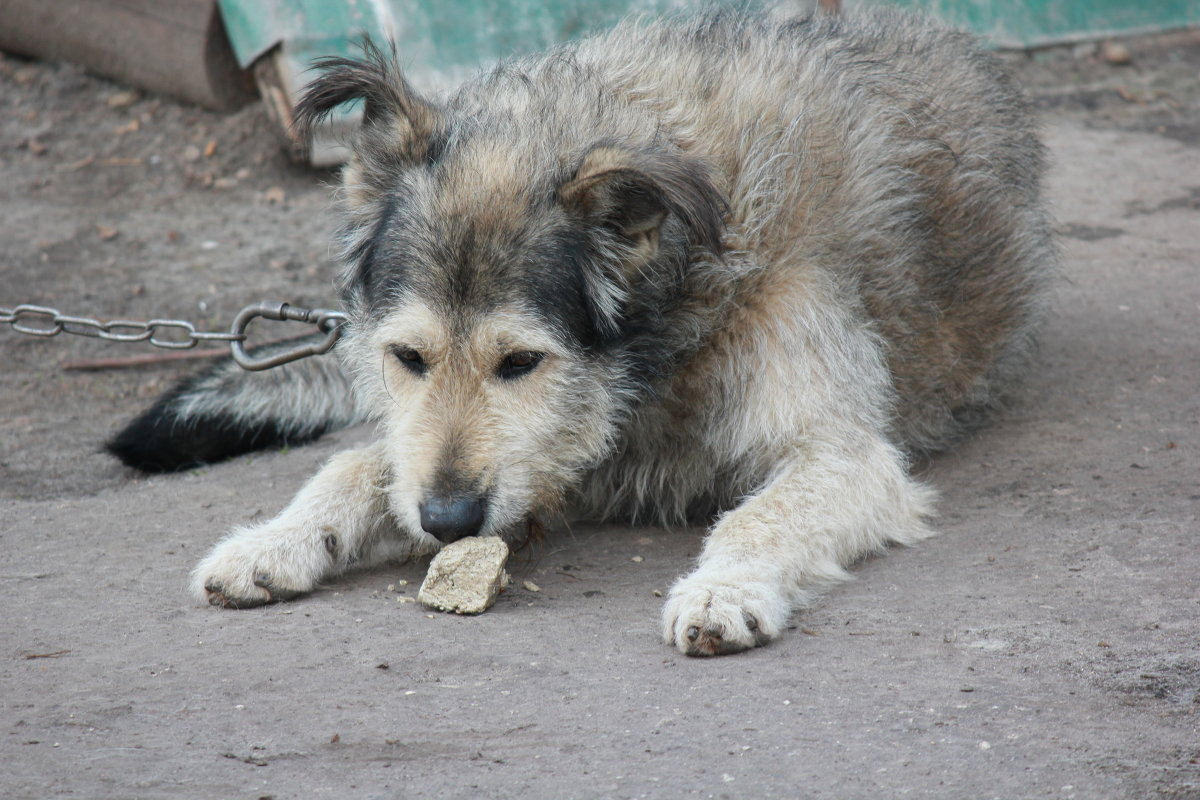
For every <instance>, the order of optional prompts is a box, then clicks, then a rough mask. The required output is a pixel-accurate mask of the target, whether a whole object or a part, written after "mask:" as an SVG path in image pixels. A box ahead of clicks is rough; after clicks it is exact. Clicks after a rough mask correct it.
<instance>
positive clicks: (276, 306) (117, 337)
mask: <svg viewBox="0 0 1200 800" xmlns="http://www.w3.org/2000/svg"><path fill="white" fill-rule="evenodd" d="M256 317H263V318H265V319H272V320H278V321H285V320H295V321H298V322H307V323H309V324H311V325H315V326H316V327H317V328H318V329H319V330H320V331H321V332H322V333H324V334H325V338H323V339H321V340H320V341H319V342H317V343H316V344H313V343H304V344H300V345H297V346H296V347H293V348H292V349H290V350H277V349H274V348H272V351H271V353H270V354H269V355H266V356H258V355H256V354H253V353H249V352H247V351H246V348H245V341H246V327H247V326H248V325H249V324H250V322H251V320H253V319H255V318H256ZM345 319H346V315H345V314H344V313H343V312H341V311H332V310H329V309H323V308H317V309H308V308H298V307H296V306H292V305H289V304H288V303H270V302H265V301H264V302H262V303H255V304H254V305H250V306H246V307H245V308H243V309H242V310H241V312H239V313H238V316H237V319H235V320H234V323H233V325H232V326H231V328H230V330H229V331H198V330H196V326H194V325H193V324H192V323H190V322H186V321H184V320H181V319H152V320H150V321H149V322H138V321H136V320H128V319H114V320H109V321H107V322H102V321H101V320H98V319H91V318H89V317H73V316H68V315H66V314H63V313H61V312H60V311H59V310H58V309H55V308H49V307H47V306H38V305H31V304H28V303H25V304H22V305H19V306H16V307H15V308H5V307H3V306H0V324H4V323H7V324H9V325H10V326H12V329H13V330H14V331H16V332H18V333H24V334H27V335H29V336H42V337H50V336H58V335H59V334H61V333H70V334H74V335H76V336H88V337H91V338H93V339H104V340H106V341H110V342H148V343H149V344H152V345H154V346H155V347H161V348H164V349H166V350H189V349H191V348H193V347H195V346H196V345H198V344H199V343H200V342H229V346H230V351H231V354H232V355H233V358H234V360H235V361H237V363H238V364H240V365H241V366H242V367H243V368H245V369H248V370H261V369H268V368H270V367H275V366H278V365H280V364H286V363H287V362H289V361H295V360H297V359H300V358H307V357H308V356H313V355H319V354H321V353H327V352H329V350H330V349H331V348H332V347H333V345H334V344H335V343H336V342H337V340H338V337H339V336H340V335H341V326H342V323H343V322H344V321H345Z"/></svg>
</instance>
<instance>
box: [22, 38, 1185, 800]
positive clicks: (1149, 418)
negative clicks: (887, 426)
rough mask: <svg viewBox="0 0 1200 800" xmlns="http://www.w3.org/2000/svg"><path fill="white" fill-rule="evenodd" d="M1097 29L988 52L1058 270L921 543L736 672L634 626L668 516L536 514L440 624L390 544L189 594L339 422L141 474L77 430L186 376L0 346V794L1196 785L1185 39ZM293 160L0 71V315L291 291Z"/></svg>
mask: <svg viewBox="0 0 1200 800" xmlns="http://www.w3.org/2000/svg"><path fill="white" fill-rule="evenodd" d="M1127 45H1128V47H1129V49H1130V51H1131V53H1132V64H1130V65H1114V64H1112V63H1109V62H1108V61H1106V60H1105V59H1104V58H1103V57H1102V56H1103V54H1102V53H1097V52H1096V51H1095V49H1094V48H1091V47H1073V48H1062V49H1058V50H1054V51H1045V52H1042V53H1039V54H1037V55H1035V56H1029V57H1026V56H1013V57H1011V60H1012V61H1013V63H1014V66H1015V68H1016V69H1017V70H1018V72H1019V73H1020V75H1021V77H1022V80H1023V81H1024V82H1025V83H1026V84H1027V85H1028V86H1029V87H1030V89H1031V91H1032V92H1033V94H1034V96H1035V98H1036V100H1037V103H1038V105H1039V107H1040V108H1041V109H1042V110H1043V111H1044V114H1045V118H1046V131H1047V140H1048V142H1049V144H1050V146H1051V148H1052V150H1053V153H1054V157H1055V160H1056V166H1055V170H1054V173H1053V175H1052V192H1053V195H1054V198H1055V201H1056V203H1057V207H1058V213H1059V216H1060V219H1061V223H1062V232H1063V236H1064V238H1063V242H1064V246H1065V250H1066V254H1067V278H1068V280H1067V281H1065V282H1064V285H1063V286H1062V287H1061V290H1060V291H1059V296H1058V299H1057V303H1056V306H1055V312H1054V314H1053V315H1052V318H1051V320H1050V322H1049V324H1048V325H1047V328H1046V331H1045V334H1044V337H1043V342H1044V344H1043V348H1042V358H1041V363H1040V365H1039V367H1038V369H1037V371H1036V372H1035V373H1034V374H1033V375H1031V377H1030V381H1029V384H1028V389H1027V391H1026V393H1025V396H1024V397H1023V398H1022V400H1021V402H1020V403H1019V404H1018V405H1017V406H1016V407H1015V408H1013V409H1012V410H1011V411H1010V412H1008V413H1007V414H1005V415H1004V416H1003V417H1002V418H1001V419H999V420H997V422H996V423H995V424H994V425H993V426H991V427H990V428H988V429H987V430H986V431H983V432H982V433H980V434H979V435H978V436H976V437H975V438H973V439H972V440H971V441H969V442H967V443H965V444H964V445H963V446H962V447H960V448H958V449H957V450H955V451H954V452H952V453H949V454H946V455H944V456H941V457H939V458H936V459H934V460H933V461H932V462H930V463H927V464H922V465H920V467H919V469H920V472H921V473H922V474H923V476H924V477H925V478H926V479H927V480H928V481H929V482H931V483H932V484H935V485H936V486H938V487H939V488H940V490H941V492H942V502H941V518H940V521H939V527H940V530H941V531H942V533H943V535H942V536H940V537H938V538H936V539H934V540H932V541H929V542H927V543H925V544H923V545H921V546H920V547H918V548H915V549H912V550H902V551H894V552H892V553H890V554H889V555H887V556H886V557H884V558H879V559H874V560H871V561H868V562H866V563H864V564H862V565H861V566H860V567H859V568H858V569H857V570H856V577H857V579H856V580H855V581H853V582H851V583H849V584H846V585H844V586H841V587H839V588H837V589H835V590H834V591H832V592H830V593H829V594H828V595H827V596H826V597H825V598H824V599H823V600H822V601H821V602H820V604H819V605H818V606H817V607H816V608H814V609H812V610H811V611H809V612H807V613H804V614H802V615H799V616H798V617H797V618H796V619H795V626H796V627H795V629H793V630H792V631H790V632H789V633H788V635H787V636H786V637H785V638H784V639H783V640H782V641H780V642H778V643H776V644H773V645H771V646H769V647H766V648H764V649H761V650H758V651H755V652H751V653H747V654H743V655H740V656H736V657H731V658H726V659H719V660H706V661H697V660H690V659H687V658H684V657H682V656H679V655H678V654H677V653H675V652H674V651H672V650H669V649H667V648H666V647H664V646H663V645H662V644H661V643H660V642H659V640H658V637H657V614H658V609H659V605H660V603H661V600H660V599H658V597H656V596H655V595H654V592H655V591H662V590H664V589H666V587H667V586H668V585H669V583H670V581H671V580H672V579H673V578H674V577H675V576H677V575H678V574H680V573H681V572H683V571H684V570H685V569H686V567H687V564H688V563H689V559H691V558H692V557H694V555H695V553H696V552H697V547H698V543H699V541H700V536H701V531H698V530H681V531H660V530H653V529H626V528H616V527H605V528H601V527H593V526H579V527H577V528H575V529H574V530H572V531H568V532H562V533H559V534H555V535H552V536H551V537H550V538H549V539H548V540H547V541H546V542H545V543H544V544H542V545H541V546H539V547H538V548H535V549H533V550H530V551H526V552H525V553H523V554H521V555H519V556H518V557H517V559H516V561H515V563H510V571H512V572H513V573H514V584H513V587H512V588H511V589H510V590H509V591H508V592H506V593H505V594H504V595H502V596H501V599H500V601H499V603H498V604H497V606H496V607H495V608H493V609H492V610H491V611H489V612H488V613H486V614H484V615H482V616H480V617H477V618H457V617H452V616H447V615H441V614H430V613H429V612H427V611H426V610H425V609H423V608H421V607H420V606H419V605H417V604H415V603H412V602H406V601H408V600H409V599H410V598H412V597H414V596H415V594H416V586H417V584H418V583H419V581H420V578H421V575H422V570H423V564H419V563H418V564H410V565H405V566H401V567H395V568H386V569H379V570H375V571H371V572H365V573H359V574H356V575H353V576H351V577H349V578H347V579H345V580H342V581H339V582H336V583H334V584H332V585H330V586H328V587H326V588H325V589H323V590H322V591H320V592H317V593H316V594H314V595H313V596H311V597H308V598H306V599H303V600H300V601H297V602H294V603H290V604H285V605H279V606H273V607H269V608H264V609H258V610H254V611H244V612H229V611H217V610H214V609H211V608H207V607H199V606H197V605H195V604H194V603H193V602H192V601H191V600H190V599H189V598H187V597H186V595H185V594H184V586H185V584H186V580H187V573H188V571H189V569H190V568H191V566H192V565H193V563H194V562H195V561H196V560H197V559H198V558H199V556H200V555H201V554H202V553H203V552H204V551H205V550H206V549H207V548H208V547H210V546H211V544H212V543H213V542H214V541H215V539H216V538H217V537H219V536H220V535H221V534H222V533H223V532H224V531H225V530H227V529H228V528H229V527H230V526H233V525H236V524H239V523H245V522H248V521H251V520H254V519H259V518H261V517H262V516H263V515H270V514H273V513H274V512H275V511H276V510H277V509H278V508H279V507H281V506H282V504H283V503H285V502H286V500H287V499H288V497H289V496H290V495H291V494H292V492H294V490H295V489H296V488H297V487H298V486H299V484H300V483H301V482H302V481H303V480H304V479H305V478H306V477H307V476H308V475H309V474H311V473H312V471H313V470H314V469H315V468H316V466H317V465H318V464H319V463H320V462H321V461H322V460H323V459H324V458H326V457H328V456H329V455H330V454H331V453H333V452H335V451H336V450H337V449H338V448H340V447H344V446H346V445H347V444H349V443H353V442H358V441H363V440H365V439H367V438H369V437H370V435H371V434H370V431H366V430H358V431H350V432H346V433H342V434H338V435H335V436H332V437H330V438H329V439H328V440H326V441H324V442H322V443H320V444H318V445H315V446H312V447H308V448H301V449H295V450H292V451H289V452H285V453H269V454H262V455H258V456H255V457H250V458H243V459H239V460H237V461H235V462H232V463H229V464H225V465H220V466H214V467H211V468H208V469H204V470H197V471H194V472H191V473H188V474H183V475H178V476H171V477H157V478H147V477H144V476H140V475H137V474H134V473H131V472H129V471H126V470H124V469H123V468H120V467H119V466H117V465H116V464H115V463H113V462H112V461H110V460H109V459H108V458H107V457H105V456H104V455H103V454H102V453H101V451H100V444H101V443H102V441H103V440H104V439H105V438H106V437H107V436H109V435H110V434H111V433H113V432H114V431H115V430H116V429H117V427H118V426H119V425H120V424H121V423H122V421H123V420H125V419H127V418H128V417H130V416H131V415H132V414H133V413H135V412H136V411H137V410H138V409H139V408H140V407H142V406H143V405H145V404H146V403H147V402H148V401H149V400H150V399H151V398H152V397H154V396H155V395H156V394H157V393H158V392H159V391H161V390H162V389H163V388H164V387H165V386H166V385H167V384H168V383H169V382H170V381H171V380H172V379H173V378H174V377H175V376H177V375H179V374H182V373H183V372H185V371H187V369H189V368H190V367H187V366H184V365H180V364H178V363H172V364H162V365H157V366H151V367H142V368H137V369H109V370H102V371H81V370H73V369H67V368H66V367H67V366H68V364H69V362H78V361H80V360H83V361H87V360H92V359H97V358H106V357H113V356H126V355H132V354H134V353H135V352H136V353H144V352H157V351H150V350H148V349H146V348H144V347H142V346H129V345H126V346H118V345H108V344H104V343H99V342H95V341H91V340H85V339H80V338H76V337H59V338H57V339H53V340H42V339H36V338H32V337H27V336H22V335H18V334H16V333H14V332H12V331H10V330H0V365H2V366H0V398H2V401H3V405H4V411H3V412H2V413H0V587H2V588H3V593H2V596H3V600H2V601H0V707H2V708H3V715H2V717H0V730H2V731H3V733H2V734H0V763H3V764H4V768H3V769H2V770H0V795H3V796H5V797H11V798H44V797H88V798H129V797H138V798H142V797H145V798H157V797H163V798H168V797H169V798H180V797H196V798H214V797H229V798H235V797H244V798H263V797H274V798H293V797H295V798H303V797H338V798H341V797H409V796H426V797H433V796H436V797H481V796H486V797H496V798H505V797H521V798H566V797H661V798H674V797H693V796H696V797H731V798H732V797H755V798H769V797H780V798H791V797H797V796H805V797H818V798H820V797H824V798H847V797H893V796H900V795H902V794H906V795H910V796H921V797H947V798H961V797H977V798H984V797H997V798H1019V797H1039V798H1040V797H1051V798H1059V797H1061V798H1069V797H1078V798H1114V797H1127V798H1135V797H1136V798H1144V797H1156V796H1165V797H1176V798H1185V797H1186V798H1198V797H1200V731H1198V722H1200V713H1198V712H1200V622H1198V619H1200V578H1198V577H1197V576H1200V548H1198V546H1197V532H1198V531H1200V523H1198V520H1197V512H1198V509H1200V455H1198V452H1197V451H1198V448H1200V336H1198V335H1197V333H1198V328H1197V319H1198V318H1200V275H1198V273H1197V264H1198V263H1200V149H1198V148H1200V81H1198V80H1197V74H1198V72H1200V36H1198V35H1197V34H1194V33H1185V34H1176V35H1173V36H1167V37H1156V38H1146V39H1136V40H1132V41H1130V42H1128V43H1127ZM331 179H332V176H331V175H330V174H326V173H315V172H313V171H311V170H308V169H305V168H302V167H296V166H292V165H289V164H288V163H287V162H286V160H285V159H284V158H283V156H282V155H281V154H280V152H279V149H278V147H277V145H276V143H275V141H274V138H273V132H272V130H271V128H270V126H269V123H268V122H267V120H266V118H265V116H264V114H263V113H262V111H261V109H259V108H257V107H251V108H247V109H245V110H244V111H242V112H240V113H237V114H234V115H231V116H218V115H213V114H209V113H206V112H203V111H200V110H197V109H194V108H190V107H185V106H181V105H178V104H175V103H173V102H171V101H169V100H165V99H162V98H158V97H152V96H145V95H142V94H139V93H137V92H130V90H128V89H127V88H126V87H120V86H115V85H112V84H110V83H107V82H105V81H103V80H100V79H97V78H94V77H90V76H87V75H85V74H83V73H82V72H80V71H79V70H77V69H75V68H73V67H69V66H61V65H45V64H36V63H29V62H24V61H19V60H15V59H11V58H9V59H6V60H0V279H2V282H0V305H4V306H11V305H15V304H16V303H21V302H36V303H41V304H46V305H51V306H55V307H58V308H60V309H61V310H63V311H64V312H66V313H69V314H74V315H80V316H98V317H104V318H131V319H148V318H152V317H181V318H185V319H189V320H192V321H194V322H196V323H197V324H200V325H204V326H213V327H216V328H223V327H225V326H226V325H227V324H228V322H229V320H230V319H231V318H232V316H233V314H234V313H235V312H236V311H237V309H239V308H240V307H241V306H243V305H245V304H247V303H250V302H254V301H257V300H259V299H263V298H278V299H284V300H289V301H293V302H296V303H300V304H306V303H308V304H324V303H328V302H329V301H330V299H331V297H332V293H331V291H330V288H329V285H330V281H331V279H332V276H333V273H334V266H333V263H332V259H331V256H330V251H329V246H328V240H329V233H330V231H331V229H332V227H333V224H334V223H333V218H332V214H331V211H330V200H329V197H330V193H329V190H328V186H327V184H328V183H329V182H330V181H331ZM635 557H640V560H634V558H635ZM525 580H532V581H534V582H535V583H536V584H537V585H538V586H540V587H541V591H539V592H536V593H535V592H531V591H529V590H527V589H524V588H522V581H525ZM403 581H407V584H405V583H403Z"/></svg>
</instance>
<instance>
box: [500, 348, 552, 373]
mask: <svg viewBox="0 0 1200 800" xmlns="http://www.w3.org/2000/svg"><path fill="white" fill-rule="evenodd" d="M545 357H546V356H545V354H544V353H533V352H530V351H528V350H523V351H521V352H519V353H509V354H508V355H506V356H505V357H504V360H503V361H501V362H500V366H499V367H498V368H497V369H496V374H497V375H499V376H500V377H501V378H504V379H505V380H512V379H514V378H519V377H521V376H522V375H524V374H526V373H527V372H533V370H534V368H535V367H537V365H538V364H540V363H542V359H543V358H545Z"/></svg>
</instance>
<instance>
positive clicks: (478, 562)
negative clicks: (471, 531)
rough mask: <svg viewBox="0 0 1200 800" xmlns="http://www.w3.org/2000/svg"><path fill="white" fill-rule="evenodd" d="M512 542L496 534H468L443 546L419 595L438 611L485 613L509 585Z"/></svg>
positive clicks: (422, 600) (431, 565)
mask: <svg viewBox="0 0 1200 800" xmlns="http://www.w3.org/2000/svg"><path fill="white" fill-rule="evenodd" d="M506 561H508V545H507V544H505V543H504V540H503V539H500V538H499V537H496V536H487V537H478V536H468V537H466V538H464V539H459V540H458V541H457V542H451V543H450V544H448V545H446V546H445V547H443V548H442V549H441V550H440V551H439V552H438V554H437V555H436V556H434V557H433V561H431V562H430V563H429V571H428V572H427V573H426V574H425V581H424V582H423V583H422V584H421V590H420V591H419V592H417V599H418V600H420V601H421V603H422V604H424V605H426V606H429V607H430V608H435V609H437V610H438V611H452V612H454V613H455V614H482V613H483V612H484V611H487V610H488V609H489V608H490V607H491V605H492V603H494V602H496V595H498V594H499V593H500V590H501V589H503V588H504V587H505V586H507V585H508V573H507V572H505V571H504V563H505V562H506Z"/></svg>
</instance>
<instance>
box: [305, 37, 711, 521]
mask: <svg viewBox="0 0 1200 800" xmlns="http://www.w3.org/2000/svg"><path fill="white" fill-rule="evenodd" d="M321 68H322V70H323V72H322V74H321V76H320V77H318V78H317V79H316V80H315V81H314V82H313V83H312V84H311V85H310V86H309V87H308V89H307V92H306V94H305V96H304V98H303V100H302V102H301V103H300V104H299V106H298V108H297V125H298V126H299V128H300V129H301V133H302V135H303V132H304V130H305V129H307V128H308V127H309V126H311V125H312V124H313V123H314V122H316V121H317V120H319V119H320V118H321V117H322V116H324V115H325V114H327V113H329V112H330V111H331V110H332V109H333V108H335V107H336V106H338V105H339V104H341V103H343V102H346V101H350V100H361V101H362V102H363V125H362V128H361V130H360V132H359V134H358V136H357V139H356V142H355V146H354V148H353V152H354V156H353V159H352V161H351V162H350V164H349V165H348V166H347V167H346V169H345V172H344V175H343V180H344V193H345V203H346V212H347V221H346V224H345V227H344V231H343V241H344V245H345V263H346V271H345V275H344V277H343V282H344V300H345V302H346V305H347V310H348V311H349V313H350V315H351V320H350V325H349V332H348V333H347V335H346V337H345V339H344V341H343V342H342V344H340V345H339V351H340V352H342V354H343V356H344V358H345V360H346V361H347V363H348V364H350V366H351V367H352V369H354V370H355V371H356V373H357V377H358V385H359V387H360V389H361V390H362V391H363V392H364V398H365V399H366V401H367V403H368V405H369V406H370V407H372V408H373V409H375V410H376V411H377V413H378V414H379V416H380V418H381V420H382V421H383V424H384V426H385V429H386V439H387V443H388V444H387V446H388V447H389V449H390V458H391V462H392V470H393V476H392V477H393V487H392V489H391V499H392V507H393V510H394V512H395V514H396V515H397V517H398V518H399V519H400V521H401V523H402V524H404V525H406V526H407V527H408V528H409V529H411V531H412V532H413V533H414V534H419V532H420V531H424V532H426V533H427V534H430V535H432V536H434V537H436V538H438V539H441V540H443V541H450V540H453V539H456V538H459V537H461V536H466V535H473V534H492V533H508V532H510V531H515V530H521V529H523V528H524V525H525V523H527V522H528V521H529V520H531V519H533V518H536V517H537V516H539V515H541V514H545V513H547V512H550V513H552V512H554V511H555V510H557V509H558V508H559V507H560V506H561V504H562V501H563V500H564V498H565V497H566V495H567V494H568V493H569V492H570V490H571V489H572V487H573V486H574V485H575V484H576V482H577V479H578V478H579V477H580V475H581V474H582V473H583V472H584V471H586V469H587V468H588V467H590V466H592V465H594V464H596V463H597V462H598V461H599V460H600V459H602V458H604V457H605V456H606V455H608V454H609V453H610V452H611V450H612V448H613V446H614V444H615V436H616V431H617V429H618V426H619V424H620V422H621V420H622V419H623V417H624V416H625V415H627V414H628V413H629V411H630V409H631V407H632V405H633V404H634V403H635V402H636V399H637V396H638V393H639V391H644V389H645V387H646V386H647V385H649V384H650V383H652V381H650V380H648V373H653V372H654V370H655V369H658V368H659V365H657V364H655V363H652V361H653V359H652V358H651V357H650V355H649V354H650V353H651V352H653V351H654V348H655V345H654V326H655V325H656V324H661V321H662V319H663V317H664V312H666V311H667V310H669V307H670V305H671V303H672V302H673V299H674V295H675V294H677V293H678V292H679V287H680V284H681V281H682V278H681V276H682V273H683V271H684V270H685V269H686V266H687V264H688V263H689V259H690V258H691V256H692V253H693V251H694V250H695V249H697V248H703V249H704V250H705V251H706V252H709V253H719V251H720V247H721V244H720V242H721V234H722V224H723V223H722V214H723V210H724V205H723V202H722V200H721V198H720V195H719V193H718V192H717V190H716V189H715V188H714V187H713V186H712V185H711V183H710V182H709V181H708V179H707V178H706V177H705V171H704V169H703V168H702V167H701V166H700V165H699V164H697V163H696V162H694V161H692V160H690V159H688V158H687V157H685V156H684V155H683V154H682V153H680V152H679V150H678V149H677V148H672V147H669V146H667V145H666V144H664V143H662V142H659V141H656V140H655V137H656V135H657V134H656V133H655V126H653V125H644V126H643V127H645V129H646V130H647V133H646V134H645V135H643V136H640V138H639V136H635V135H633V134H632V133H631V132H630V131H637V130H639V125H638V121H637V119H636V118H637V115H638V114H641V113H644V112H639V111H637V110H636V109H632V108H629V109H615V110H614V108H613V107H611V104H609V103H605V102H599V101H597V100H596V99H595V98H594V97H592V98H591V99H590V100H588V101H584V100H583V99H581V97H580V96H579V95H580V94H581V93H580V92H579V91H577V87H576V89H571V87H564V86H556V85H539V82H541V83H549V84H554V82H555V80H556V79H555V77H554V75H553V74H551V73H550V72H547V71H545V70H543V72H542V73H539V74H538V75H534V76H528V75H521V76H516V77H514V76H513V75H512V74H509V73H506V72H504V71H499V72H497V73H494V74H493V75H491V76H486V77H485V78H482V79H480V80H479V81H477V83H476V84H475V85H474V86H473V88H472V89H471V91H464V92H461V93H460V94H459V95H458V96H456V97H454V98H452V99H451V100H449V101H447V102H446V103H444V104H441V105H435V104H434V103H432V102H430V101H428V100H426V99H424V98H421V97H419V96H418V95H417V94H416V93H415V92H414V91H413V90H412V89H411V88H410V87H409V86H408V84H407V83H406V82H405V81H404V78H403V77H402V75H401V74H400V71H399V69H398V68H397V67H396V65H395V60H394V56H389V55H387V54H385V53H382V52H380V51H378V50H376V49H374V48H371V47H370V46H369V45H368V47H367V58H366V59H364V60H361V61H359V60H349V59H330V60H327V61H325V62H324V63H323V64H322V65H321ZM560 68H561V69H565V70H567V71H568V72H571V74H572V75H574V76H575V78H573V79H579V74H580V73H579V70H577V69H576V70H574V71H572V70H570V69H568V67H567V66H563V65H560ZM560 77H561V76H560ZM656 357H657V356H656Z"/></svg>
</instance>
